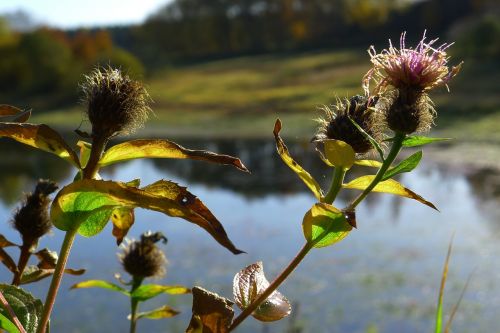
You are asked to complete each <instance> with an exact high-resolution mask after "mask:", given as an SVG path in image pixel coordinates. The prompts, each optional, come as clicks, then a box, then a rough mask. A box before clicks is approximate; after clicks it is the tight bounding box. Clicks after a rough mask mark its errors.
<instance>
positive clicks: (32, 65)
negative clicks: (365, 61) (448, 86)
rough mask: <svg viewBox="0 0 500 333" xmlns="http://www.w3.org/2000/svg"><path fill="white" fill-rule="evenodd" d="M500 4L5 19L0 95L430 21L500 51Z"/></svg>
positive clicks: (476, 45)
mask: <svg viewBox="0 0 500 333" xmlns="http://www.w3.org/2000/svg"><path fill="white" fill-rule="evenodd" d="M138 5H140V4H138ZM499 7H500V5H499V4H498V1H496V0H436V1H410V0H406V1H405V0H380V1H375V0H175V1H173V2H171V3H169V4H168V5H166V6H164V7H163V8H161V9H160V10H159V11H158V12H157V13H155V14H153V15H151V16H150V17H149V18H148V19H147V20H146V22H144V23H143V24H141V25H136V26H128V27H108V28H102V29H92V30H81V29H79V30H70V31H63V30H58V29H54V28H48V27H42V28H37V29H35V30H31V31H14V30H12V29H10V28H9V25H8V24H7V21H6V20H3V21H2V20H0V53H1V54H2V57H0V98H2V100H3V102H4V103H9V102H10V103H16V102H19V101H23V102H24V103H26V102H29V103H30V105H35V106H38V107H41V108H53V107H54V106H57V105H64V104H66V103H68V102H69V101H74V98H75V91H76V89H75V87H76V84H77V82H78V81H79V80H80V79H81V75H82V73H85V72H87V71H88V70H89V69H90V68H92V67H93V66H95V65H96V64H101V65H106V64H111V65H115V66H121V67H123V68H126V69H127V70H128V71H129V72H130V73H131V74H132V75H137V76H145V75H148V74H149V73H152V72H153V71H154V70H156V69H158V68H161V67H164V66H172V65H179V64H186V63H193V62H199V61H206V60H210V59H220V58H225V57H234V56H240V55H254V54H263V53H273V52H274V53H275V52H288V53H289V52H297V51H306V50H313V49H324V48H328V49H339V48H349V47H360V46H362V47H364V48H366V47H368V46H369V45H370V44H379V45H382V44H381V43H383V45H386V41H387V39H388V38H392V39H393V40H397V39H398V37H399V34H400V33H401V32H402V31H408V36H409V38H410V39H412V40H414V41H416V40H417V39H418V38H420V37H421V36H422V33H423V31H424V30H425V29H427V30H428V35H429V37H431V38H432V37H435V36H442V37H445V39H446V41H450V39H448V38H450V37H451V38H453V40H457V41H459V43H457V44H459V45H460V49H459V50H458V51H456V52H462V53H463V55H466V56H468V57H489V58H492V57H498V56H500V45H499V44H500V43H498V40H500V23H499V22H500V19H499V18H500V8H499ZM454 50H455V48H454ZM37 96H43V97H40V98H38V97H37ZM21 106H22V105H21Z"/></svg>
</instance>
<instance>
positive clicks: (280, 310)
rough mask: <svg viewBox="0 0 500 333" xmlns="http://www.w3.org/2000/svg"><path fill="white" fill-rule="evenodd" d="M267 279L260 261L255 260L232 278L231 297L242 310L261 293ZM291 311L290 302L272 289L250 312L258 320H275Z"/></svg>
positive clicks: (267, 284) (266, 283)
mask: <svg viewBox="0 0 500 333" xmlns="http://www.w3.org/2000/svg"><path fill="white" fill-rule="evenodd" d="M267 287H269V281H267V279H266V277H265V276H264V267H263V265H262V262H261V261H259V262H256V263H255V264H252V265H249V266H247V267H245V268H244V269H242V270H241V271H240V272H238V274H236V275H235V276H234V279H233V297H234V300H235V302H236V304H237V305H238V307H239V308H240V309H242V310H244V309H245V308H247V307H248V306H249V305H250V304H251V303H252V302H253V301H255V300H256V299H257V297H258V296H259V295H260V294H262V293H263V292H264V291H265V290H266V289H267ZM291 311H292V307H291V305H290V302H289V301H288V300H287V299H286V297H285V296H283V295H282V294H281V293H280V292H279V291H277V290H276V291H274V292H273V293H272V294H271V295H270V296H269V297H268V298H267V299H266V300H265V301H264V302H262V303H261V304H260V305H259V306H258V307H257V309H255V311H254V312H253V313H252V316H254V317H255V319H258V320H260V321H265V322H268V321H276V320H280V319H283V318H284V317H286V316H288V315H289V314H290V312H291Z"/></svg>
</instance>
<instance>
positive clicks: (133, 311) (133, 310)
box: [130, 277, 143, 333]
mask: <svg viewBox="0 0 500 333" xmlns="http://www.w3.org/2000/svg"><path fill="white" fill-rule="evenodd" d="M142 280H143V279H142V278H136V277H134V279H133V281H132V288H131V289H130V294H132V293H133V292H134V291H135V290H136V289H137V288H139V286H140V285H141V284H142ZM138 307H139V300H137V299H136V298H134V297H130V333H135V330H136V327H137V318H136V316H137V308H138Z"/></svg>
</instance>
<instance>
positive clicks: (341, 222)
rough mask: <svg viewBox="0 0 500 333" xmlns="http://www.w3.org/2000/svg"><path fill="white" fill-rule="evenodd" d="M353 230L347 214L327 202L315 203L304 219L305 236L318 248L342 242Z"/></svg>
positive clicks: (303, 229)
mask: <svg viewBox="0 0 500 333" xmlns="http://www.w3.org/2000/svg"><path fill="white" fill-rule="evenodd" d="M351 230H352V226H351V225H350V224H349V223H348V222H347V220H346V217H345V214H344V213H343V212H341V211H340V210H338V209H337V208H335V207H334V206H332V205H329V204H325V203H316V204H314V205H313V206H312V208H311V209H310V210H309V211H308V212H307V213H306V214H305V215H304V219H303V221H302V231H303V232H304V237H305V238H306V240H307V242H309V243H312V244H314V247H316V248H320V247H326V246H330V245H333V244H335V243H338V242H340V241H341V240H343V239H344V238H345V237H346V236H347V235H348V234H349V232H350V231H351Z"/></svg>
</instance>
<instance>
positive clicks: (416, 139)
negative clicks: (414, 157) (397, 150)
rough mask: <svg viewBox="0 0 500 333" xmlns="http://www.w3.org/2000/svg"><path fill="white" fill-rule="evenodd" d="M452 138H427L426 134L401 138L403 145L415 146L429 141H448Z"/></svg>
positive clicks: (426, 143)
mask: <svg viewBox="0 0 500 333" xmlns="http://www.w3.org/2000/svg"><path fill="white" fill-rule="evenodd" d="M449 140H453V139H452V138H429V137H426V136H416V135H415V136H412V135H410V136H407V137H406V138H405V139H404V140H403V147H417V146H423V145H428V144H430V143H434V142H440V141H449Z"/></svg>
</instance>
